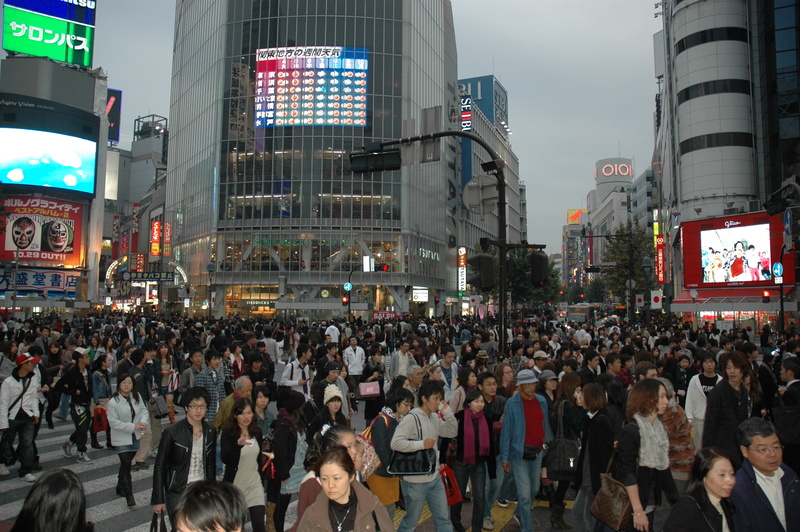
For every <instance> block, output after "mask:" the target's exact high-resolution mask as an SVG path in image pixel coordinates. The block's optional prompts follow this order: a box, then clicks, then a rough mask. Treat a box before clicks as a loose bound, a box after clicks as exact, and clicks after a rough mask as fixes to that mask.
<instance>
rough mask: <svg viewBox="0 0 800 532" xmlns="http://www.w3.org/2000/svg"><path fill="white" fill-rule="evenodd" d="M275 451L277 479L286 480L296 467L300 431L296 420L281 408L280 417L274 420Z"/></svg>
mask: <svg viewBox="0 0 800 532" xmlns="http://www.w3.org/2000/svg"><path fill="white" fill-rule="evenodd" d="M272 431H273V433H272V434H273V444H274V445H273V447H274V448H273V452H274V453H275V460H274V463H275V476H276V480H280V481H283V480H286V479H288V478H289V473H290V472H291V470H292V467H294V455H295V452H296V451H297V438H298V432H297V427H296V426H295V423H294V420H293V419H292V417H291V416H290V415H289V413H288V412H287V411H286V410H285V409H283V408H281V409H280V410H279V411H278V418H277V419H276V420H275V421H273V422H272Z"/></svg>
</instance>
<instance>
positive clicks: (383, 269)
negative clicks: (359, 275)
mask: <svg viewBox="0 0 800 532" xmlns="http://www.w3.org/2000/svg"><path fill="white" fill-rule="evenodd" d="M375 271H376V272H388V271H389V265H388V264H376V265H375Z"/></svg>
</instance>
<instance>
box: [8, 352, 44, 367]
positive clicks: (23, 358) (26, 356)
mask: <svg viewBox="0 0 800 532" xmlns="http://www.w3.org/2000/svg"><path fill="white" fill-rule="evenodd" d="M40 360H41V358H36V357H33V356H31V354H30V353H22V354H21V355H17V358H16V359H15V360H14V362H15V363H16V364H17V366H21V365H23V364H24V363H26V362H33V363H34V364H38V363H39V361H40Z"/></svg>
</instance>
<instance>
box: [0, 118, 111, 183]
mask: <svg viewBox="0 0 800 532" xmlns="http://www.w3.org/2000/svg"><path fill="white" fill-rule="evenodd" d="M96 163H97V143H96V142H93V141H91V140H86V139H81V138H77V137H71V136H68V135H61V134H59V133H52V132H49V131H36V130H33V129H18V128H9V127H3V128H0V184H3V185H27V186H35V187H49V188H60V189H64V190H71V191H74V192H82V193H86V194H94V185H95V165H96Z"/></svg>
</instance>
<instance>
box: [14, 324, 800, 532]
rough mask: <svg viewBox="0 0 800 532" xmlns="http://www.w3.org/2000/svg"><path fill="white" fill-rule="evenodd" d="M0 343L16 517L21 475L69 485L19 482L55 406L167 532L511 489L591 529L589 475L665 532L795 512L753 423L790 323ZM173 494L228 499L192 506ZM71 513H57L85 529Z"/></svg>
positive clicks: (793, 392) (189, 327) (382, 525)
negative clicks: (144, 498) (453, 491)
mask: <svg viewBox="0 0 800 532" xmlns="http://www.w3.org/2000/svg"><path fill="white" fill-rule="evenodd" d="M501 334H505V335H506V340H507V342H506V343H507V345H508V349H507V350H505V351H503V350H501V348H500V343H499V342H498V338H499V337H500V335H501ZM0 352H1V353H2V356H0V379H2V385H1V386H0V430H2V432H3V439H2V441H3V446H2V447H3V463H2V464H0V475H2V476H8V475H10V474H11V471H10V469H9V467H11V466H12V464H15V463H18V464H19V466H18V470H17V474H18V475H19V477H20V478H22V479H23V480H25V481H27V482H31V483H33V487H32V489H31V492H30V494H29V495H28V499H27V500H26V502H25V505H24V507H23V511H22V512H21V513H20V515H19V517H18V519H17V525H15V527H16V528H15V530H17V529H19V530H22V529H23V528H22V527H24V528H25V529H29V530H30V529H32V530H38V529H37V528H36V527H35V526H34V525H33V523H34V522H36V520H37V519H44V518H45V515H46V514H45V513H42V512H39V513H37V512H35V511H31V509H30V508H29V502H30V504H40V503H41V498H42V494H41V490H44V489H51V490H54V489H56V488H54V487H52V484H53V483H54V482H55V479H58V482H57V484H59V485H60V486H73V487H74V484H75V482H76V480H77V477H75V478H73V477H74V474H72V473H70V472H68V471H61V470H59V471H58V472H56V471H50V472H47V473H45V474H42V475H38V476H37V471H39V470H42V469H43V467H42V465H41V463H40V461H39V456H38V451H37V448H36V435H37V434H38V433H39V431H40V430H41V429H42V425H46V426H47V427H48V428H50V429H52V428H53V426H54V425H53V424H54V419H55V420H56V421H58V420H59V419H61V420H67V419H71V421H72V423H73V426H74V431H73V432H72V434H71V435H70V437H69V439H67V440H66V441H64V443H63V445H62V451H63V453H64V454H65V455H66V456H68V457H73V458H74V459H75V460H76V463H77V464H78V466H79V467H80V466H86V465H90V464H91V463H92V458H91V456H90V451H89V446H91V447H94V448H103V447H104V444H103V443H101V441H100V439H99V436H98V435H103V434H104V436H105V441H104V443H105V446H107V447H108V448H113V449H114V450H115V452H116V453H117V454H118V456H119V473H118V481H117V486H116V493H117V495H118V496H120V497H123V498H125V500H126V503H127V505H128V506H129V507H131V508H133V507H136V504H137V503H136V501H135V499H134V493H133V488H132V481H131V471H137V470H148V469H150V470H152V479H153V489H152V495H151V500H150V504H151V505H152V507H153V510H154V512H155V513H156V514H162V515H166V516H167V517H168V518H169V522H170V523H171V525H172V528H173V529H175V530H206V528H203V526H204V525H200V524H199V522H200V521H201V520H204V521H203V522H207V523H212V524H214V523H216V524H219V523H222V522H223V521H225V522H228V521H226V520H232V519H234V520H235V519H239V521H241V522H240V523H239V524H238V525H231V526H232V527H233V526H239V527H241V526H242V525H243V523H244V520H247V521H249V522H250V526H251V527H252V530H253V531H254V532H262V531H267V530H269V531H270V532H271V531H273V530H279V531H281V530H284V529H285V528H286V527H285V524H286V513H287V508H288V507H289V504H290V502H291V500H292V499H293V497H295V498H296V499H297V519H296V521H295V523H294V525H293V527H292V529H293V530H301V531H305V530H312V529H313V530H336V531H337V532H343V531H351V530H367V529H370V530H371V529H373V528H374V529H377V530H384V531H386V530H394V524H393V522H394V514H395V510H396V508H401V509H402V510H404V511H405V513H404V515H403V518H402V520H400V523H399V526H398V527H397V530H402V531H410V530H414V529H415V528H416V526H417V523H418V521H419V519H420V516H421V515H422V512H423V507H424V505H425V504H427V506H428V509H429V511H430V514H431V518H432V521H433V523H434V524H435V527H436V529H437V530H442V531H449V530H455V531H464V530H466V529H467V528H470V527H471V528H472V530H479V529H484V530H493V529H494V528H495V523H494V517H493V513H492V509H493V508H494V507H495V506H498V507H502V508H508V507H509V506H510V505H514V512H513V515H514V518H515V519H516V520H517V522H518V523H519V526H520V528H521V529H522V530H523V531H525V532H529V531H532V530H533V519H532V514H531V505H532V503H533V501H534V499H536V498H539V499H543V500H546V501H548V503H549V508H550V516H549V518H550V523H551V525H552V526H553V527H555V528H564V529H566V528H574V529H575V530H578V531H581V530H597V529H603V528H604V527H605V529H609V528H608V524H604V523H602V522H598V521H597V519H596V517H595V516H594V515H593V513H592V512H591V511H590V510H591V507H592V503H593V502H594V501H595V498H596V497H597V496H598V493H599V492H600V491H601V490H602V484H603V482H602V475H603V474H604V473H606V472H607V471H608V472H610V474H611V475H612V476H613V478H614V479H615V480H617V481H619V482H621V483H622V484H623V485H624V486H625V489H626V492H627V497H628V500H629V501H630V504H631V507H632V513H631V516H630V518H631V519H630V521H631V529H635V530H640V531H645V530H652V529H653V526H654V515H655V509H656V508H657V507H659V506H660V505H662V503H664V502H666V503H667V504H669V505H670V506H671V507H672V509H671V510H670V511H669V517H668V518H667V520H666V524H665V528H664V529H665V530H668V531H672V530H676V531H677V530H689V531H693V530H698V531H701V530H702V531H705V530H710V531H717V530H719V531H725V530H729V531H732V530H752V529H754V528H756V527H759V528H761V529H763V530H776V531H777V530H786V531H790V530H797V529H798V528H800V505H798V502H800V500H799V498H800V481H798V477H797V474H796V471H797V467H798V465H800V464H798V460H800V448H798V447H799V446H798V443H800V442H795V441H781V435H782V434H779V432H778V431H776V429H775V426H774V425H773V423H772V422H773V421H776V420H775V419H773V416H774V415H775V413H776V407H781V408H783V407H785V406H792V405H798V404H800V379H798V377H800V359H798V353H800V335H789V334H786V335H775V334H773V333H772V332H771V331H770V330H769V328H768V327H765V329H764V330H763V331H762V334H761V336H760V338H758V339H756V338H755V337H754V335H753V333H752V331H748V330H747V329H741V330H733V331H719V330H717V329H715V328H713V324H704V325H702V326H700V327H691V325H690V324H679V323H666V322H665V323H663V324H660V325H654V326H652V327H644V326H628V325H627V324H621V325H617V324H611V323H609V324H606V325H603V324H597V325H592V324H562V323H557V322H548V321H547V320H537V321H535V322H533V321H532V322H516V323H514V324H513V325H512V326H511V327H509V328H508V329H507V330H506V331H499V330H498V329H497V327H496V326H493V325H491V324H486V323H482V322H478V321H472V320H463V319H460V318H459V319H452V318H441V319H419V318H411V317H408V318H404V319H401V320H397V321H396V322H365V321H362V320H360V319H357V320H355V321H352V322H350V321H347V320H343V319H339V320H329V321H317V322H313V321H299V320H298V321H296V322H282V321H280V320H257V319H242V318H238V317H231V318H224V319H217V320H212V321H210V322H206V323H200V322H195V321H191V320H186V319H184V318H180V317H177V316H175V317H166V316H161V317H150V318H143V317H140V316H124V315H105V316H89V317H87V318H81V319H79V320H78V319H74V320H71V321H69V320H61V319H58V318H52V319H44V318H43V319H38V320H28V321H23V322H19V323H18V322H14V321H11V320H9V321H6V322H2V323H1V324H0ZM273 403H274V405H273ZM176 409H177V410H176ZM783 410H786V409H785V408H783ZM359 412H360V413H361V414H363V418H364V421H365V426H364V427H363V428H366V429H367V430H365V431H364V432H361V430H357V429H362V427H361V426H359V427H356V426H355V425H356V423H354V421H355V419H356V417H355V416H356V414H357V413H359ZM184 414H185V415H184ZM359 417H360V416H359ZM783 421H785V420H783ZM798 421H799V422H800V420H798ZM359 423H360V421H359ZM781 426H783V425H781ZM563 441H571V442H574V443H575V444H576V445H575V448H576V449H577V448H579V453H578V455H577V456H576V457H573V458H574V459H570V461H569V466H566V467H565V466H564V465H563V464H561V463H556V460H557V457H558V455H559V453H556V452H552V453H549V452H548V451H550V450H551V449H552V448H555V447H556V446H560V445H561V442H563ZM153 459H154V461H152V460H153ZM409 463H413V466H412V467H411V469H408V464H409ZM445 464H446V465H447V466H449V467H450V468H451V469H452V473H453V475H452V478H454V479H455V483H456V484H457V487H458V491H460V493H461V500H453V499H449V498H448V493H447V492H446V490H445V484H444V483H443V481H442V477H441V475H440V472H439V468H440V467H441V466H444V465H445ZM404 468H406V469H404ZM45 479H47V483H45ZM77 482H78V484H79V482H80V481H79V480H78V481H77ZM45 484H47V485H45ZM214 484H223V485H225V486H228V485H230V486H232V488H223V491H214V490H215V489H216V488H214V487H213V485H214ZM194 490H200V491H198V493H200V492H202V493H205V494H206V495H203V496H204V497H205V496H207V497H209V500H210V501H212V500H217V499H215V497H217V498H219V497H229V498H230V497H233V498H234V499H235V502H234V503H231V504H230V506H231V508H232V509H231V508H229V509H227V510H226V511H227V512H228V513H227V514H224V515H216V516H211V515H210V514H208V513H207V512H206V513H203V512H205V511H206V510H209V509H213V507H214V505H213V504H209V505H208V506H206V507H202V505H198V504H197V502H198V501H197V500H195V499H193V498H192V497H189V496H188V494H190V493H194ZM202 490H205V491H202ZM225 490H228V491H225ZM571 490H572V491H571ZM570 493H571V494H574V501H575V502H574V505H573V507H572V509H571V511H568V510H567V505H566V500H567V497H568V495H569V494H570ZM198 496H199V495H198ZM464 500H469V501H471V502H472V505H471V515H462V514H463V512H462V510H463V501H464ZM83 506H84V507H85V501H84V503H83ZM187 508H191V509H192V510H191V512H190V513H191V515H187V514H186V513H184V512H185V510H186V509H187ZM238 509H242V512H239V513H243V515H238V514H237V512H238ZM75 511H76V512H77V510H75ZM209 511H210V510H209ZM192 512H193V513H192ZM84 514H85V511H84V509H83V508H81V510H80V512H78V513H75V515H70V517H69V519H72V520H74V521H75V526H74V527H67V528H63V530H88V529H89V528H87V527H88V525H86V524H85V515H84ZM200 514H202V515H200ZM48 519H50V522H51V523H52V522H54V519H55V518H54V517H52V516H51V517H48ZM569 520H571V521H572V524H570V523H569V522H568V521H569ZM231 522H232V521H231ZM215 526H216V525H215ZM224 529H225V530H235V529H236V528H224ZM208 530H214V529H213V528H210V529H208Z"/></svg>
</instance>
